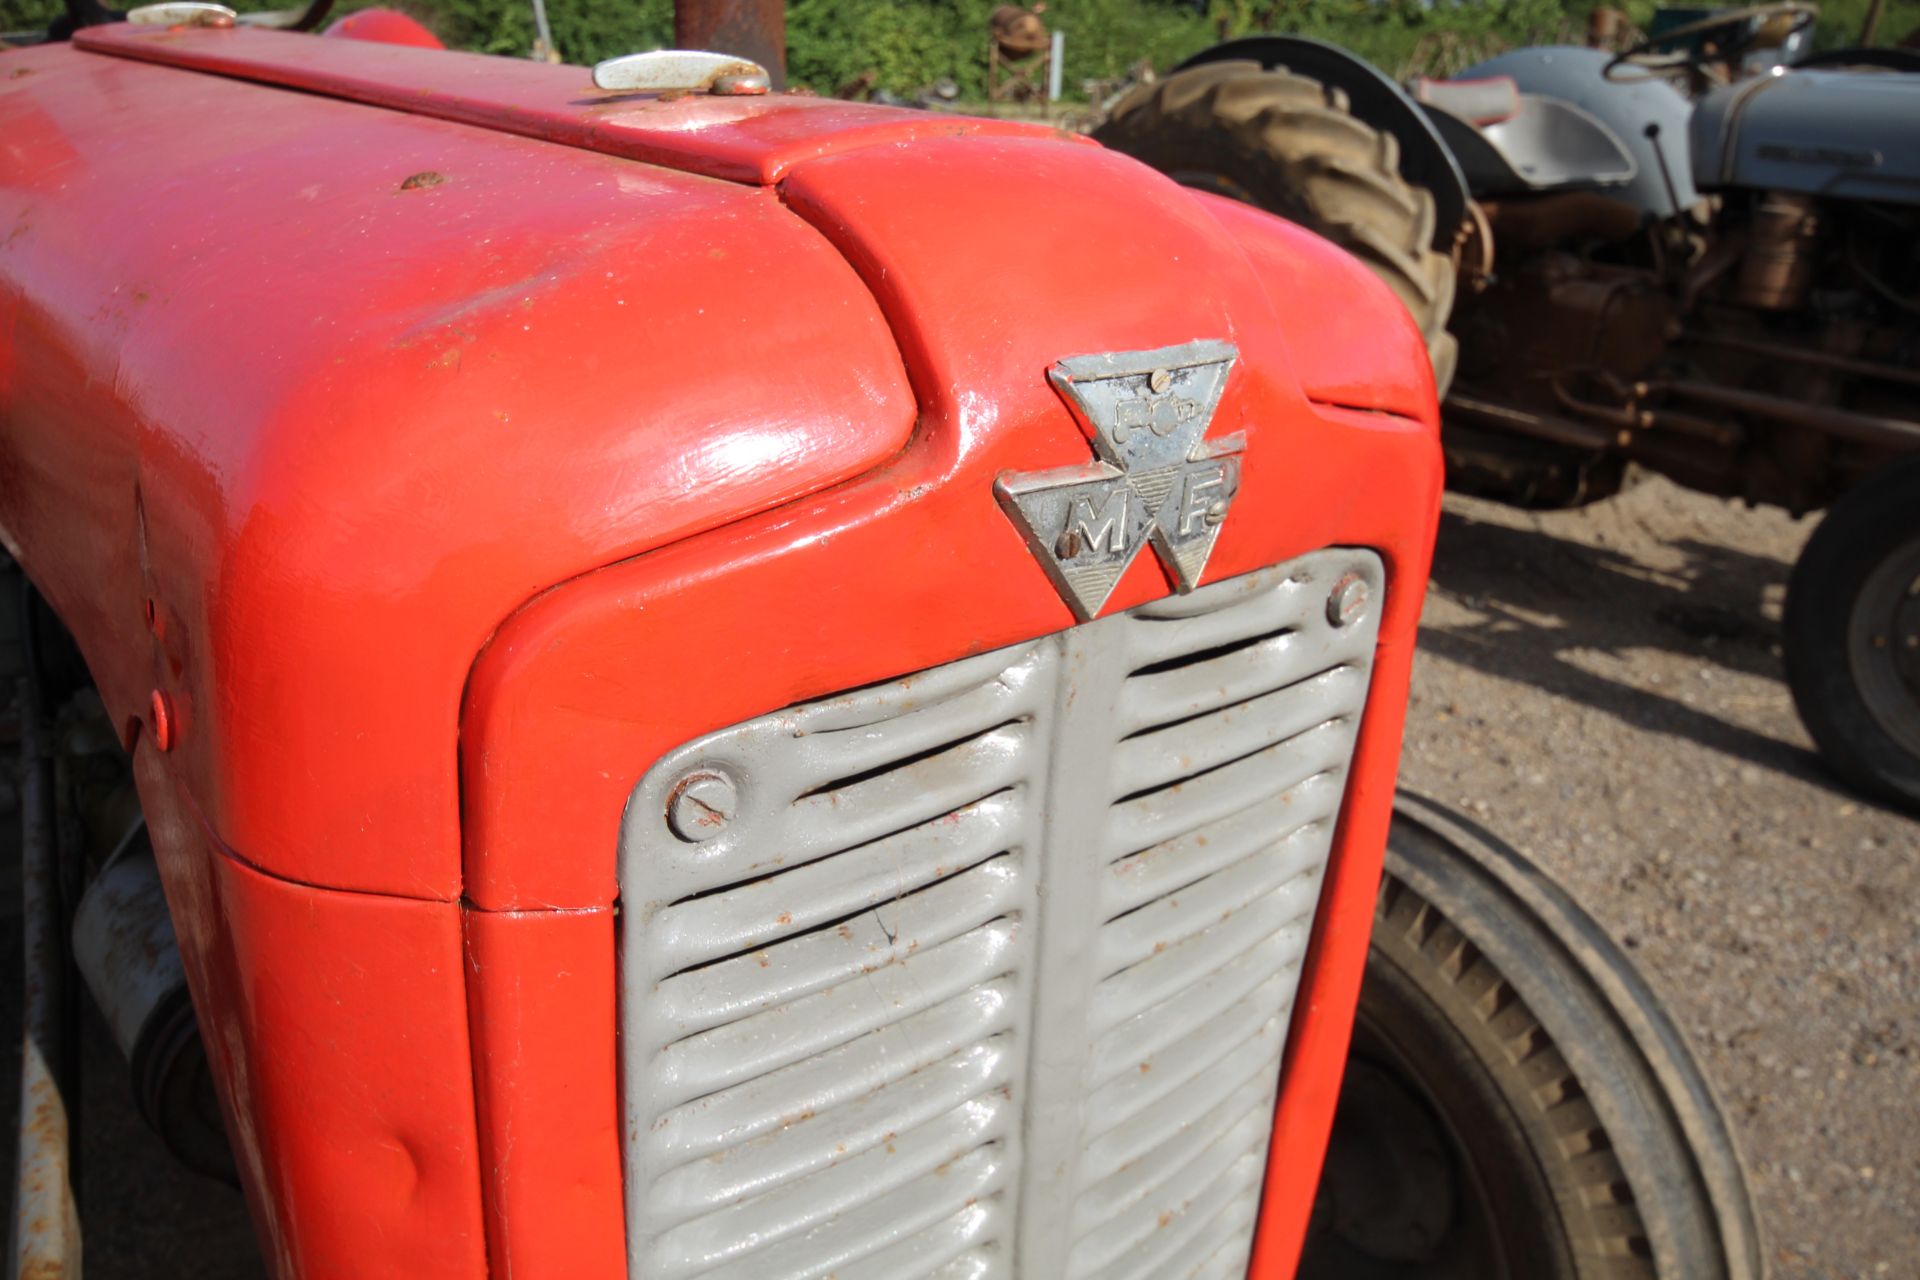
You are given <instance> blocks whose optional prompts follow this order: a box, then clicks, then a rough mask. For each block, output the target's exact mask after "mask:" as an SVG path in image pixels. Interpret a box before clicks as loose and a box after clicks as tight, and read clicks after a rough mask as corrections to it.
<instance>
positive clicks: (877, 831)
mask: <svg viewBox="0 0 1920 1280" xmlns="http://www.w3.org/2000/svg"><path fill="white" fill-rule="evenodd" d="M1030 737H1031V733H1030V731H1029V730H1028V728H1027V727H1026V726H1025V725H1019V724H1009V725H1003V726H1001V727H999V728H997V729H994V730H992V731H990V732H988V733H984V734H981V735H980V736H979V737H977V738H974V739H971V740H969V741H967V742H963V743H961V744H960V745H958V746H955V747H950V748H948V749H947V750H945V751H941V752H938V753H937V754H935V755H931V756H928V757H927V758H925V759H923V760H916V761H915V762H914V763H912V764H910V765H905V766H903V767H901V768H899V769H897V770H894V771H893V772H891V773H885V774H882V775H880V776H879V777H876V778H871V779H868V780H866V781H863V782H855V783H853V784H851V785H849V786H845V787H840V788H837V789H835V790H833V791H828V792H823V793H821V794H819V795H811V796H807V797H804V798H803V799H801V800H799V801H797V802H795V804H794V806H793V818H792V822H791V832H790V836H789V838H790V840H791V841H792V842H793V844H794V845H796V846H798V847H800V848H812V847H829V848H831V850H832V851H833V852H835V853H838V852H840V851H842V850H844V849H848V848H852V847H854V846H858V845H863V844H866V843H867V842H869V841H872V840H878V839H880V838H881V837H882V836H888V835H892V834H894V833H895V832H898V831H904V830H907V829H908V828H910V827H918V826H920V825H921V824H922V823H928V822H933V821H934V820H936V819H938V818H941V817H943V816H945V815H947V814H951V813H953V812H954V811H955V810H957V809H960V808H961V807H963V806H965V805H969V804H972V803H974V802H975V801H977V800H981V799H983V798H985V797H986V796H990V795H992V794H993V793H994V792H996V791H1002V790H1005V789H1007V788H1009V787H1011V786H1013V785H1014V784H1015V783H1017V782H1019V781H1020V778H1021V774H1022V770H1023V765H1024V763H1025V757H1026V755H1027V749H1028V746H1029V742H1028V739H1029V738H1030Z"/></svg>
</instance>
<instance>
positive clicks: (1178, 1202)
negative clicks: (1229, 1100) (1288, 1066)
mask: <svg viewBox="0 0 1920 1280" xmlns="http://www.w3.org/2000/svg"><path fill="white" fill-rule="evenodd" d="M1259 1102H1264V1099H1260V1100H1259ZM1208 1119H1209V1120H1211V1121H1214V1123H1212V1124H1210V1125H1208V1126H1206V1127H1205V1128H1203V1129H1200V1130H1199V1131H1198V1132H1196V1133H1195V1135H1194V1137H1195V1139H1196V1145H1195V1149H1194V1150H1192V1151H1191V1152H1187V1151H1175V1150H1170V1149H1169V1148H1168V1147H1166V1146H1162V1147H1159V1148H1156V1149H1155V1150H1154V1152H1153V1154H1152V1156H1150V1157H1149V1160H1152V1161H1166V1162H1167V1167H1166V1168H1165V1169H1164V1171H1162V1173H1161V1176H1160V1177H1158V1178H1156V1179H1155V1180H1154V1181H1153V1182H1151V1183H1149V1184H1148V1185H1146V1186H1144V1187H1142V1188H1140V1189H1139V1190H1138V1192H1137V1193H1136V1195H1135V1196H1134V1198H1132V1199H1131V1201H1129V1202H1125V1203H1119V1204H1114V1205H1111V1206H1108V1212H1107V1213H1105V1214H1103V1215H1102V1216H1101V1217H1100V1218H1099V1219H1098V1220H1096V1221H1093V1222H1090V1223H1089V1224H1088V1225H1087V1227H1086V1228H1085V1229H1084V1230H1082V1231H1081V1232H1080V1233H1079V1239H1078V1240H1077V1241H1076V1242H1075V1244H1074V1250H1073V1269H1074V1270H1075V1271H1077V1272H1079V1273H1080V1274H1082V1275H1102V1274H1105V1273H1106V1272H1107V1270H1108V1269H1109V1268H1111V1267H1112V1266H1113V1265H1114V1264H1115V1263H1117V1262H1119V1261H1121V1260H1122V1259H1124V1258H1125V1257H1126V1256H1127V1255H1128V1254H1130V1253H1133V1252H1134V1251H1135V1250H1137V1249H1140V1248H1142V1247H1143V1246H1146V1245H1147V1244H1148V1242H1149V1241H1151V1240H1152V1239H1153V1238H1154V1236H1155V1235H1157V1234H1158V1233H1159V1232H1160V1231H1163V1230H1164V1229H1165V1227H1166V1224H1169V1223H1171V1222H1173V1221H1174V1220H1175V1219H1177V1218H1178V1217H1179V1216H1180V1215H1181V1214H1182V1213H1184V1212H1185V1211H1186V1210H1187V1208H1188V1206H1190V1205H1191V1204H1193V1203H1194V1201H1196V1200H1197V1199H1199V1198H1200V1197H1201V1196H1203V1195H1205V1194H1206V1193H1207V1191H1208V1190H1209V1189H1211V1188H1213V1187H1214V1186H1215V1185H1216V1184H1218V1183H1219V1182H1220V1181H1221V1180H1222V1179H1223V1178H1225V1177H1227V1175H1228V1174H1229V1172H1230V1171H1233V1170H1235V1168H1236V1166H1239V1165H1240V1164H1241V1162H1242V1161H1243V1160H1245V1159H1247V1158H1248V1157H1249V1156H1254V1157H1257V1156H1258V1153H1259V1152H1261V1151H1262V1150H1264V1149H1265V1147H1266V1138H1267V1133H1268V1130H1270V1129H1271V1128H1272V1127H1273V1118H1272V1117H1271V1116H1270V1115H1268V1114H1267V1108H1266V1107H1265V1106H1264V1105H1259V1103H1258V1102H1256V1103H1250V1104H1249V1105H1243V1106H1242V1107H1240V1108H1239V1109H1238V1110H1237V1111H1233V1112H1226V1113H1216V1114H1215V1115H1213V1116H1209V1117H1208ZM1142 1163H1146V1162H1144V1161H1143V1162H1142Z"/></svg>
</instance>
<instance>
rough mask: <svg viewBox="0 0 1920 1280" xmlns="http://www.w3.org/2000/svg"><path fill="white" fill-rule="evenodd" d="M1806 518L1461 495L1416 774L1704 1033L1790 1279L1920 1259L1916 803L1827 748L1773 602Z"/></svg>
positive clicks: (1661, 502)
mask: <svg viewBox="0 0 1920 1280" xmlns="http://www.w3.org/2000/svg"><path fill="white" fill-rule="evenodd" d="M1812 528H1813V521H1811V520H1807V521H1800V522H1796V521H1794V520H1791V519H1789V518H1788V517H1786V516H1785V515H1783V514H1781V513H1779V512H1777V511H1749V510H1747V509H1745V508H1744V507H1741V506H1740V505H1739V504H1736V503H1724V502H1720V501H1717V500H1714V499H1709V498H1704V497H1701V496H1700V495H1697V494H1690V493H1686V492H1684V491H1682V490H1679V489H1677V488H1675V487H1673V486H1671V485H1668V484H1666V483H1664V482H1659V481H1654V482H1649V483H1647V484H1644V485H1641V486H1639V487H1637V488H1635V489H1633V490H1631V491H1629V492H1628V493H1627V494H1625V495H1623V496H1621V497H1619V498H1616V499H1614V500H1612V501H1609V502H1606V503H1603V504H1599V505H1596V506H1594V507H1590V508H1587V509H1585V510H1581V511H1572V512H1555V513H1548V514H1543V515H1532V514H1528V513H1523V512H1517V511H1512V510H1508V509H1505V508H1502V507H1499V506H1497V505H1494V504H1490V503H1484V502H1477V501H1474V500H1472V499H1466V498H1460V497H1457V496H1450V497H1449V498H1448V499H1447V510H1446V514H1445V516H1444V518H1443V523H1442V527H1441V532H1440V544H1439V550H1438V555H1437V559H1436V567H1435V574H1434V584H1433V588H1432V590H1431V593H1430V595H1429V597H1428V601H1427V609H1426V614H1425V618H1424V623H1423V634H1422V643H1421V656H1420V658H1419V659H1418V661H1417V663H1416V666H1415V674H1414V702H1413V707H1412V714H1411V716H1410V721H1409V732H1408V739H1407V752H1406V763H1405V766H1404V770H1403V781H1404V783H1405V785H1407V786H1409V787H1411V788H1413V789H1415V790H1418V791H1421V792H1424V793H1426V794H1427V795H1430V796H1432V797H1433V798H1435V799H1436V800H1440V801H1442V802H1444V803H1446V804H1449V805H1454V806H1458V807H1461V808H1463V809H1465V810H1467V811H1468V812H1470V813H1471V814H1473V815H1474V816H1476V817H1477V818H1479V819H1480V820H1481V821H1482V822H1484V823H1485V824H1487V825H1488V826H1490V827H1492V828H1493V829H1494V830H1496V831H1498V832H1499V833H1500V834H1501V835H1503V836H1505V837H1506V838H1507V839H1508V840H1510V841H1512V842H1513V843H1514V844H1516V845H1518V846H1519V847H1520V848H1522V849H1523V850H1526V851H1527V852H1528V853H1530V854H1531V855H1532V856H1533V857H1534V858H1535V859H1536V860H1537V861H1538V862H1539V863H1540V864H1541V865H1543V866H1544V867H1546V868H1548V869H1549V870H1550V871H1552V872H1553V873H1554V874H1555V875H1557V876H1558V877H1560V879H1561V880H1562V882H1563V883H1565V884H1566V885H1567V886H1569V887H1570V888H1571V889H1573V890H1574V892H1575V893H1576V894H1577V895H1578V897H1579V898H1580V899H1581V901H1582V902H1583V903H1584V904H1585V905H1586V906H1587V907H1588V908H1589V909H1590V910H1591V911H1592V912H1593V913H1594V914H1595V915H1596V916H1597V917H1599V919H1600V920H1601V921H1602V923H1604V924H1605V925H1606V926H1607V927H1608V928H1609V929H1610V930H1611V931H1612V932H1613V933H1614V935H1615V936H1616V937H1617V938H1619V939H1620V940H1621V941H1622V942H1623V943H1624V944H1625V945H1626V946H1627V947H1628V948H1629V949H1630V951H1631V954H1633V955H1634V956H1635V957H1636V958H1637V959H1638V961H1639V962H1640V963H1641V964H1642V965H1643V966H1644V967H1645V969H1646V971H1647V973H1648V975H1649V977H1650V978H1651V980H1652V982H1653V983H1654V985H1655V987H1656V988H1657V989H1658V990H1659V992H1660V993H1661V995H1662V996H1663V997H1664V998H1665V999H1666V1000H1667V1001H1668V1003H1669V1005H1670V1007H1671V1008H1672V1009H1673V1011H1674V1012H1675V1014H1676V1015H1677V1016H1678V1018H1679V1020H1680V1022H1681V1024H1682V1026H1683V1027H1685V1028H1686V1030H1687V1031H1688V1032H1689V1033H1690V1034H1691V1035H1692V1036H1693V1038H1694V1042H1695V1046H1696V1048H1697V1050H1698V1051H1699V1053H1700V1056H1701V1058H1702V1060H1703V1063H1704V1065H1705V1066H1706V1068H1707V1070H1708V1072H1709V1074H1710V1075H1711V1076H1712V1077H1713V1080H1714V1082H1715V1084H1716V1085H1717V1086H1718V1088H1719V1089H1720V1092H1721V1096H1722V1098H1723V1100H1724V1101H1725V1103H1726V1106H1727V1110H1728V1113H1729V1115H1730V1116H1731V1118H1732V1119H1733V1122H1734V1125H1735V1128H1736V1131H1737V1133H1738V1136H1739V1139H1740V1141H1741V1143H1742V1145H1743V1149H1744V1151H1745V1154H1746V1157H1747V1161H1748V1164H1749V1167H1750V1170H1751V1175H1752V1187H1753V1192H1754V1198H1755V1203H1756V1206H1757V1208H1758V1210H1759V1214H1760V1217H1761V1221H1762V1224H1763V1228H1764V1230H1765V1231H1766V1233H1767V1237H1768V1252H1769V1255H1770V1256H1771V1258H1772V1261H1773V1267H1774V1274H1775V1276H1776V1277H1777V1278H1778V1280H1793V1278H1797V1277H1816V1276H1817V1277H1823V1278H1824V1277H1855V1276H1866V1277H1877V1276H1901V1277H1912V1276H1920V1261H1916V1259H1920V1103H1917V1102H1916V1095H1917V1094H1920V949H1917V948H1916V945H1915V939H1916V936H1917V935H1920V822H1916V821H1915V820H1914V819H1912V818H1910V817H1907V816H1904V815H1901V814H1898V813H1895V812H1892V811H1890V810H1888V809H1885V808H1882V807H1880V806H1878V805H1876V804H1874V803H1873V802H1871V801H1867V800H1863V799H1861V798H1859V797H1857V796H1854V795H1851V794H1849V793H1848V792H1847V791H1846V790H1844V789H1843V788H1842V787H1841V786H1840V785H1839V784H1837V783H1836V782H1834V781H1833V780H1832V778H1831V777H1830V776H1829V775H1828V774H1827V773H1826V772H1825V771H1824V770H1823V769H1822V768H1821V766H1820V762H1819V760H1818V758H1817V757H1816V756H1814V755H1813V753H1812V745H1811V742H1810V740H1809V739H1808V737H1807V734H1806V731H1805V729H1803V728H1802V727H1801V725H1800V722H1799V720H1798V718H1797V717H1796V715H1795V713H1794V709H1793V703H1792V701H1791V699H1790V697H1789V696H1788V693H1787V690H1786V686H1785V684H1784V683H1783V677H1782V674H1781V664H1780V652H1779V619H1780V606H1781V602H1782V597H1783V595H1784V591H1785V585H1786V580H1787V575H1788V571H1789V569H1790V567H1791V565H1792V562H1793V558H1794V556H1795V555H1797V554H1798V551H1799V548H1800V545H1801V544H1802V543H1803V542H1804V541H1805V540H1806V537H1807V535H1808V534H1810V533H1811V532H1812Z"/></svg>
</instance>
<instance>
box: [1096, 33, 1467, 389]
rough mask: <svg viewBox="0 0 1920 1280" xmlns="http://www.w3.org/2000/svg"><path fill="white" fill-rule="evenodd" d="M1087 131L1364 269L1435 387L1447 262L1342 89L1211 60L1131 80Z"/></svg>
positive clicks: (1394, 147) (1412, 191) (1422, 210)
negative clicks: (1388, 295) (1427, 361)
mask: <svg viewBox="0 0 1920 1280" xmlns="http://www.w3.org/2000/svg"><path fill="white" fill-rule="evenodd" d="M1093 136H1094V137H1095V138H1097V139H1099V140H1100V141H1101V142H1103V143H1105V144H1106V145H1107V146H1109V147H1112V148H1113V149H1114V150H1116V151H1122V152H1125V153H1126V154H1127V155H1130V156H1133V157H1134V158H1135V159H1137V160H1140V161H1143V162H1145V163H1146V164H1149V165H1151V166H1153V167H1154V168H1155V169H1158V170H1160V171H1161V172H1162V173H1165V174H1167V175H1169V176H1170V177H1172V178H1174V179H1176V180H1177V181H1180V182H1184V183H1186V184H1188V185H1189V186H1195V187H1200V188H1202V189H1205V190H1210V191H1216V192H1219V193H1220V194H1222V195H1230V196H1233V197H1235V198H1236V199H1240V200H1244V201H1246V202H1247V203H1249V204H1253V205H1258V206H1259V207H1260V208H1262V209H1266V210H1268V211H1270V212H1272V213H1277V214H1279V215H1280V216H1281V217H1283V218H1286V219H1288V220H1289V221H1292V222H1297V223H1299V224H1300V225H1301V226H1303V227H1305V228H1307V229H1308V230H1309V231H1312V232H1314V233H1316V234H1318V235H1321V236H1325V237H1326V238H1327V239H1329V240H1331V241H1333V242H1334V243H1335V244H1337V245H1339V246H1340V247H1341V248H1343V249H1345V250H1347V251H1348V252H1349V253H1351V254H1353V255H1354V256H1355V257H1357V258H1359V259H1360V260H1361V261H1362V262H1364V263H1366V264H1367V266H1369V267H1371V268H1372V269H1373V271H1374V274H1376V275H1378V276H1379V277H1380V278H1381V279H1382V280H1385V281H1386V282H1387V284H1388V285H1389V286H1391V287H1392V289H1393V291H1394V292H1395V293H1397V294H1399V295H1400V300H1401V301H1402V302H1404V303H1406V305H1407V310H1408V311H1410V312H1412V314H1413V318H1414V320H1415V321H1416V322H1417V323H1418V324H1419V326H1420V332H1421V333H1422V334H1424V335H1425V337H1426V340H1427V352H1428V354H1429V355H1430V356H1431V357H1432V359H1433V372H1434V377H1435V379H1436V381H1438V383H1439V384H1440V389H1441V391H1442V392H1443V393H1444V392H1445V391H1446V388H1447V384H1448V383H1449V382H1451V381H1452V379H1453V367H1454V362H1455V356H1456V348H1455V344H1454V340H1453V336H1452V335H1451V334H1449V333H1448V332H1447V316H1448V315H1449V314H1450V313H1451V312H1452V310H1453V291H1454V265H1453V261H1452V259H1450V258H1449V257H1447V255H1445V254H1443V253H1438V252H1436V251H1435V250H1434V249H1433V247H1432V245H1433V218H1434V214H1433V197H1432V196H1431V195H1429V194H1428V193H1427V192H1426V191H1424V190H1422V189H1420V188H1417V187H1414V186H1411V185H1409V184H1408V183H1407V182H1406V180H1405V179H1403V178H1402V177H1401V176H1400V146H1399V143H1397V142H1395V141H1394V139H1393V137H1392V135H1391V134H1386V133H1382V132H1380V131H1379V130H1377V129H1374V128H1373V127H1371V126H1370V125H1367V124H1364V123H1362V122H1361V121H1360V120H1358V119H1356V118H1355V117H1354V116H1353V115H1352V114H1351V113H1350V112H1349V111H1348V109H1347V98H1346V94H1345V93H1343V92H1342V91H1340V90H1338V89H1332V88H1328V87H1327V86H1325V85H1323V84H1321V83H1320V82H1319V81H1317V80H1311V79H1309V78H1307V77H1306V76H1301V75H1295V74H1293V73H1292V72H1290V71H1284V70H1274V71H1266V70H1263V69H1262V68H1261V67H1260V64H1259V63H1256V62H1210V63H1206V64H1204V65H1202V66H1198V67H1191V68H1188V69H1187V70H1185V71H1177V72H1175V73H1174V74H1172V75H1170V76H1168V77H1167V78H1166V79H1164V80H1160V81H1156V82H1155V83H1153V84H1148V85H1141V86H1140V87H1139V88H1137V89H1135V90H1134V91H1133V92H1132V93H1130V94H1128V95H1127V96H1126V97H1125V98H1123V99H1121V101H1120V103H1119V105H1118V106H1116V107H1115V108H1114V109H1113V114H1112V115H1111V116H1109V117H1108V118H1107V120H1106V122H1105V123H1104V124H1102V125H1101V126H1100V127H1099V128H1098V129H1096V130H1094V135H1093Z"/></svg>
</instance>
